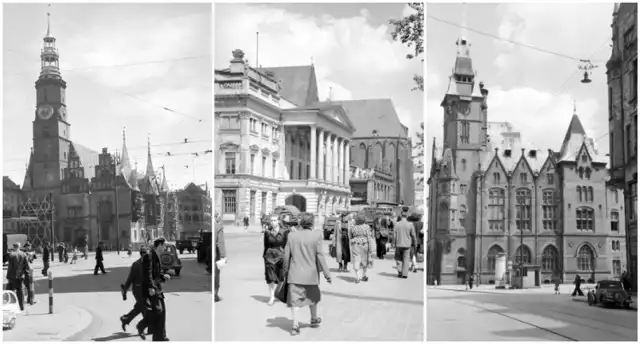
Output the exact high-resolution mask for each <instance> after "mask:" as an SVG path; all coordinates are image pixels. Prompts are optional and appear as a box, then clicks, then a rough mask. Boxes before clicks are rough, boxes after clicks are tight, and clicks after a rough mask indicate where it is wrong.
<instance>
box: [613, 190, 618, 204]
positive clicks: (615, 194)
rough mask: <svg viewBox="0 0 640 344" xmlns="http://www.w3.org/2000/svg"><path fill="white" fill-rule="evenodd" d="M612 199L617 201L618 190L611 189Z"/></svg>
mask: <svg viewBox="0 0 640 344" xmlns="http://www.w3.org/2000/svg"><path fill="white" fill-rule="evenodd" d="M612 191H613V201H614V202H616V204H617V203H618V190H616V189H613V190H612Z"/></svg>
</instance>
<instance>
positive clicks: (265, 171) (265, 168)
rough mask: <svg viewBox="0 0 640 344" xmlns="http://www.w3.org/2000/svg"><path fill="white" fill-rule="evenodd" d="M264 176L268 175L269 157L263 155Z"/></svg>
mask: <svg viewBox="0 0 640 344" xmlns="http://www.w3.org/2000/svg"><path fill="white" fill-rule="evenodd" d="M261 167H262V176H263V177H266V176H267V157H266V156H263V157H262V165H261Z"/></svg>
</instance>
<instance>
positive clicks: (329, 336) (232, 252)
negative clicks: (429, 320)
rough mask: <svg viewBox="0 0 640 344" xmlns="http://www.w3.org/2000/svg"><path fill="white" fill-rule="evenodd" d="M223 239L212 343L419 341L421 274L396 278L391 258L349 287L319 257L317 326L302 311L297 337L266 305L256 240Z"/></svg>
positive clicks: (283, 313)
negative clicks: (325, 270)
mask: <svg viewBox="0 0 640 344" xmlns="http://www.w3.org/2000/svg"><path fill="white" fill-rule="evenodd" d="M225 235H226V236H225V241H226V245H227V246H226V248H227V254H228V264H227V266H226V267H224V268H223V270H222V272H221V275H220V276H221V289H220V296H221V297H222V301H220V302H217V303H216V304H215V306H214V307H215V308H214V312H215V318H214V319H215V325H214V326H215V328H214V332H215V340H216V341H336V340H346V341H351V340H354V341H361V340H370V341H423V340H424V320H423V314H424V313H423V312H424V307H423V295H424V273H423V272H422V271H419V272H418V273H411V275H410V276H409V278H408V279H399V278H397V277H396V274H397V272H396V270H395V269H394V262H393V261H392V260H391V254H388V255H387V257H386V259H385V260H376V261H375V263H374V268H373V270H370V273H369V278H370V279H369V282H366V283H360V284H355V283H354V273H353V272H351V273H338V272H336V270H337V267H338V264H337V263H336V262H335V260H334V259H332V258H330V257H329V256H328V254H325V256H326V258H327V262H328V264H329V266H330V268H331V270H332V272H331V274H332V279H333V282H332V284H328V283H326V282H325V281H324V280H323V281H322V282H321V284H320V289H321V290H322V301H321V302H320V304H319V316H320V317H322V326H321V327H320V328H317V329H312V328H310V327H308V323H309V318H310V315H309V312H308V311H306V310H302V311H301V312H300V314H299V316H300V325H301V334H300V335H299V336H295V337H292V336H291V335H290V334H289V331H290V330H291V325H292V321H291V313H290V311H289V309H288V308H287V307H286V305H284V304H282V303H276V304H275V305H274V306H272V307H269V306H268V305H267V301H268V295H269V294H268V293H269V290H268V287H267V285H266V283H265V281H264V263H263V260H262V250H263V243H262V236H261V235H260V234H256V233H254V234H252V235H248V234H247V235H244V234H242V235H233V234H225ZM328 244H329V242H328V241H325V245H324V247H325V252H328Z"/></svg>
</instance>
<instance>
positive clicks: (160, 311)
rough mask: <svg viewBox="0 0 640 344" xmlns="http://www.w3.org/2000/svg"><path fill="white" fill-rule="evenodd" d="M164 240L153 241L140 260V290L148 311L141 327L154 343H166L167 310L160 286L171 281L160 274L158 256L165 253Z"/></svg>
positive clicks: (166, 276)
mask: <svg viewBox="0 0 640 344" xmlns="http://www.w3.org/2000/svg"><path fill="white" fill-rule="evenodd" d="M165 243H166V240H165V238H163V237H159V238H157V239H155V240H154V241H153V248H152V249H151V253H150V254H145V255H144V256H143V258H142V271H143V276H144V278H143V280H142V290H143V293H145V294H144V297H145V299H146V300H149V304H150V310H149V311H148V312H147V314H146V315H145V317H144V319H142V325H140V326H141V327H142V326H144V327H148V328H149V329H150V331H151V333H152V337H153V341H154V342H166V341H169V338H167V330H166V320H167V309H166V304H165V301H164V292H163V290H162V284H163V283H165V282H167V281H168V280H170V279H171V277H170V276H169V275H167V274H163V273H162V264H161V263H160V255H162V253H163V252H164V251H165Z"/></svg>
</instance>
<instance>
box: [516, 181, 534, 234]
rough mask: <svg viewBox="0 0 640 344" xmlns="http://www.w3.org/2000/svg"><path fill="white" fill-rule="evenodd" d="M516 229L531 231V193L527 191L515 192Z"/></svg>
mask: <svg viewBox="0 0 640 344" xmlns="http://www.w3.org/2000/svg"><path fill="white" fill-rule="evenodd" d="M516 228H517V229H518V230H531V191H530V190H529V189H519V190H517V191H516Z"/></svg>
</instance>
